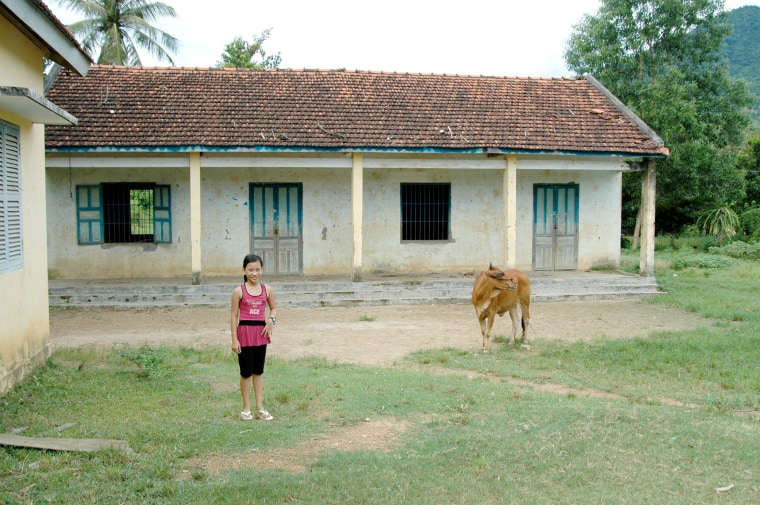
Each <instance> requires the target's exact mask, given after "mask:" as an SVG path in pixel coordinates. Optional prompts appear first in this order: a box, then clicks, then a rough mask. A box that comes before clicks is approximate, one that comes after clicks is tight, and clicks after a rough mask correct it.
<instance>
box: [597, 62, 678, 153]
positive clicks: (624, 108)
mask: <svg viewBox="0 0 760 505" xmlns="http://www.w3.org/2000/svg"><path fill="white" fill-rule="evenodd" d="M585 78H586V80H587V81H588V82H589V83H591V85H592V86H594V87H595V88H596V89H597V90H598V91H599V92H600V93H602V94H603V95H604V96H606V97H607V99H608V100H609V101H610V102H612V104H613V105H614V106H615V107H617V109H618V110H619V111H620V112H622V113H623V114H624V115H625V116H626V117H627V118H628V119H630V120H631V121H633V122H634V123H635V124H636V126H638V127H639V129H640V130H641V131H642V133H644V134H645V135H647V136H649V137H651V138H652V140H653V141H654V142H655V144H657V146H659V147H661V148H663V149H664V150H665V151H667V148H666V147H665V141H664V140H662V137H660V136H659V135H657V133H656V132H655V131H654V130H653V129H652V127H650V126H649V125H648V124H646V123H645V122H644V120H643V119H641V118H640V117H639V116H637V115H636V113H635V112H633V111H632V110H631V109H629V108H628V106H627V105H625V104H624V103H623V102H621V101H620V99H619V98H618V97H616V96H615V95H613V94H612V92H611V91H610V90H608V89H607V88H606V87H605V86H604V85H603V84H602V83H601V82H599V81H598V80H597V79H596V77H594V76H593V75H591V74H586V75H585ZM663 154H665V155H666V156H667V154H669V153H668V152H663Z"/></svg>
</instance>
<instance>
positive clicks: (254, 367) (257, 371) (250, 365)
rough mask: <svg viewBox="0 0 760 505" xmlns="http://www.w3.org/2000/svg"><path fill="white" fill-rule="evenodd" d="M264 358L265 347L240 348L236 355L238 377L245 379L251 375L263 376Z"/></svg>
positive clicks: (265, 354)
mask: <svg viewBox="0 0 760 505" xmlns="http://www.w3.org/2000/svg"><path fill="white" fill-rule="evenodd" d="M266 358H267V346H266V345H255V346H251V347H241V348H240V354H238V365H240V376H241V377H242V378H244V379H247V378H248V377H250V376H251V375H264V361H266Z"/></svg>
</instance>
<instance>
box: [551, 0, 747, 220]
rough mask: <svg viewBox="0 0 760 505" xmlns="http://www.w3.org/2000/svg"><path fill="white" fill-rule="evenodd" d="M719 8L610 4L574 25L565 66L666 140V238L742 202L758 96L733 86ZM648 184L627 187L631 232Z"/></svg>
mask: <svg viewBox="0 0 760 505" xmlns="http://www.w3.org/2000/svg"><path fill="white" fill-rule="evenodd" d="M721 8H722V2H719V1H717V0H690V1H686V2H674V1H663V2H651V1H648V0H604V1H603V2H602V5H601V7H600V9H599V11H598V13H597V14H596V15H594V16H592V15H586V16H585V17H584V18H583V19H582V20H581V21H580V23H578V24H577V25H575V27H574V31H573V33H572V35H571V37H570V39H569V40H568V43H567V46H566V51H565V60H566V62H567V64H568V67H569V68H570V69H571V70H573V71H575V72H576V73H577V74H579V75H584V74H593V75H595V76H596V77H597V78H598V79H599V81H600V82H602V84H604V85H605V86H606V87H607V88H609V89H610V91H612V92H613V93H614V94H615V95H616V96H617V97H618V98H620V99H621V100H622V101H623V102H624V103H625V104H626V105H628V106H629V107H630V108H631V109H633V110H634V111H635V112H636V113H637V114H638V115H639V116H640V117H641V118H642V119H643V120H644V121H645V122H646V123H647V124H648V125H649V126H651V127H652V128H653V129H654V130H655V131H656V132H657V133H658V134H659V135H660V136H661V137H662V138H663V140H664V142H665V145H666V146H668V148H669V149H670V152H671V154H670V156H669V157H668V158H666V159H664V160H659V161H658V164H657V216H658V228H659V229H660V230H661V231H664V232H676V231H678V230H679V229H680V228H681V227H683V226H684V225H687V224H691V223H693V222H694V221H695V220H696V218H697V216H698V215H699V214H700V213H701V212H703V211H705V210H707V209H711V208H715V207H716V206H718V205H720V204H721V203H722V202H726V201H743V199H744V177H743V174H742V173H740V172H738V171H737V170H736V169H735V157H736V154H735V149H733V146H737V145H740V144H741V142H742V140H743V132H744V129H745V128H746V126H747V125H748V123H749V118H748V116H747V113H746V107H747V106H748V105H750V104H751V103H752V101H753V96H752V95H751V93H750V92H749V91H748V90H747V88H746V85H745V84H744V83H743V82H735V81H732V80H731V79H730V77H729V75H728V69H727V65H726V63H725V61H724V60H723V59H722V56H721V53H720V49H721V46H722V43H723V40H724V38H725V37H726V36H727V35H728V33H730V30H731V27H730V25H728V23H727V22H726V16H725V14H724V13H722V11H721ZM640 188H641V181H640V175H631V176H627V177H626V178H624V202H623V207H624V210H625V211H626V212H627V213H628V214H627V215H626V216H623V220H624V222H625V223H628V224H630V222H631V219H632V216H634V215H635V214H633V212H634V211H635V209H636V208H637V206H638V201H639V193H640Z"/></svg>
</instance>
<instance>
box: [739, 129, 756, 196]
mask: <svg viewBox="0 0 760 505" xmlns="http://www.w3.org/2000/svg"><path fill="white" fill-rule="evenodd" d="M738 166H739V168H740V169H741V170H743V171H744V172H745V174H746V181H747V203H748V204H749V206H751V207H760V133H758V134H756V135H754V136H751V137H750V138H749V139H747V143H746V144H745V146H744V149H743V150H742V152H741V153H740V154H739V163H738Z"/></svg>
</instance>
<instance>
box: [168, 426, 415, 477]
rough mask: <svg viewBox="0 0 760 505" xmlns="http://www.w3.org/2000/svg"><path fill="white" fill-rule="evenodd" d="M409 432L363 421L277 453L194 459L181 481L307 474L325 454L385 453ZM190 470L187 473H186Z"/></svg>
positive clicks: (252, 451)
mask: <svg viewBox="0 0 760 505" xmlns="http://www.w3.org/2000/svg"><path fill="white" fill-rule="evenodd" d="M242 426H249V428H248V429H243V430H241V431H240V434H241V435H242V436H245V435H247V434H254V435H253V436H255V432H256V431H257V430H259V429H261V428H262V426H261V425H260V423H259V422H256V421H254V422H253V423H245V424H242ZM408 428H409V423H407V422H406V421H404V420H401V419H395V418H381V419H374V420H373V419H365V420H363V421H362V422H361V423H359V424H356V425H353V426H345V427H341V428H334V429H332V430H330V431H328V432H327V433H324V434H322V435H320V436H318V437H315V438H313V439H311V440H307V441H304V442H301V443H300V444H296V445H293V446H289V447H278V448H277V449H276V450H270V451H259V450H258V449H255V448H253V449H249V450H247V451H244V452H241V453H238V454H214V455H210V456H203V457H193V458H190V459H188V460H187V464H186V465H185V466H186V467H187V468H186V469H185V470H183V471H182V474H183V475H181V476H180V478H182V477H189V476H190V475H191V474H192V473H194V472H195V471H196V470H202V471H205V472H208V473H213V474H217V473H221V472H225V471H229V470H235V469H238V468H256V469H259V470H266V469H273V468H277V469H280V470H286V471H290V472H303V471H306V470H307V468H308V467H309V465H311V464H312V463H314V462H316V461H317V459H318V458H319V456H320V455H321V454H322V453H323V452H326V451H358V450H370V451H388V450H391V449H392V448H393V447H394V446H395V443H396V441H397V440H398V438H399V437H400V436H401V435H402V434H403V433H404V432H405V431H406V430H407V429H408ZM188 468H189V469H188Z"/></svg>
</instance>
